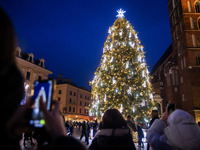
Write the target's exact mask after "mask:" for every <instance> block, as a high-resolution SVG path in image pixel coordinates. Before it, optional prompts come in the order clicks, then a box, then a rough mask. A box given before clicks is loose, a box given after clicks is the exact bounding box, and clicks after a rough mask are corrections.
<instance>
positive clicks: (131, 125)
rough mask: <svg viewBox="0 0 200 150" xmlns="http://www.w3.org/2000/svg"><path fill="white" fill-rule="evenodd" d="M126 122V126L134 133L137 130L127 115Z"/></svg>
mask: <svg viewBox="0 0 200 150" xmlns="http://www.w3.org/2000/svg"><path fill="white" fill-rule="evenodd" d="M126 120H127V124H128V126H129V127H130V128H131V129H132V130H133V131H134V132H136V131H137V130H136V127H135V123H134V122H133V120H132V117H131V115H127V117H126Z"/></svg>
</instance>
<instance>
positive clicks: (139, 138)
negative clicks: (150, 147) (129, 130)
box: [136, 123, 144, 148]
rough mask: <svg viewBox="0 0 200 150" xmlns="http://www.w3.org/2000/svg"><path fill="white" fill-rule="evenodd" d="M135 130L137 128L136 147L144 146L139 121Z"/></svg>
mask: <svg viewBox="0 0 200 150" xmlns="http://www.w3.org/2000/svg"><path fill="white" fill-rule="evenodd" d="M136 130H137V137H138V147H142V148H144V143H143V141H142V139H143V138H144V133H143V131H142V128H141V126H140V124H139V123H137V124H136Z"/></svg>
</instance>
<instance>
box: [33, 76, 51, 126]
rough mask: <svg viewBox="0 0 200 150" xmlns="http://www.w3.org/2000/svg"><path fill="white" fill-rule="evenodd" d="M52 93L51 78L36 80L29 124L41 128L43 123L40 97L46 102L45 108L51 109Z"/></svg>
mask: <svg viewBox="0 0 200 150" xmlns="http://www.w3.org/2000/svg"><path fill="white" fill-rule="evenodd" d="M52 93H53V80H41V81H36V82H35V84H34V96H33V101H34V105H33V109H32V113H31V119H30V122H29V123H30V125H32V126H33V127H35V128H42V127H44V125H45V120H44V117H43V113H42V111H41V110H40V98H42V100H43V102H44V103H45V104H46V107H47V110H48V111H49V110H50V109H51V99H52Z"/></svg>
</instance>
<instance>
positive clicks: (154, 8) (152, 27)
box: [0, 0, 171, 89]
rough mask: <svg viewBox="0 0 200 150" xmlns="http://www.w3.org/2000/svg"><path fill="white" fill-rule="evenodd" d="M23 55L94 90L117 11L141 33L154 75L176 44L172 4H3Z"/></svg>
mask: <svg viewBox="0 0 200 150" xmlns="http://www.w3.org/2000/svg"><path fill="white" fill-rule="evenodd" d="M0 5H1V6H2V7H3V8H4V10H5V11H6V12H7V14H8V15H9V16H10V18H11V20H12V22H13V25H14V28H15V31H16V35H17V39H18V45H19V46H20V47H21V48H22V51H24V52H26V53H33V54H34V56H35V59H40V58H44V59H45V67H46V68H47V69H49V70H51V71H53V72H54V74H55V75H56V76H57V75H58V74H59V73H62V74H63V76H64V77H66V78H71V79H72V80H73V82H74V83H75V84H76V85H78V86H84V87H86V88H88V89H89V88H90V86H89V81H91V80H92V79H93V77H94V72H95V71H96V68H97V67H98V65H99V63H100V60H101V56H102V53H103V46H104V42H105V41H106V38H107V36H108V28H109V27H110V26H112V25H113V23H114V21H115V20H116V19H117V18H116V15H117V12H116V10H118V9H120V8H122V9H124V10H125V11H126V13H125V18H126V19H127V20H128V21H129V22H130V23H131V24H132V25H133V27H134V29H135V30H136V31H137V32H139V34H138V37H139V39H140V41H141V44H142V45H144V51H146V62H147V65H148V66H149V71H150V70H151V69H152V67H153V65H154V64H155V63H156V62H157V61H158V60H159V58H160V57H161V56H162V54H163V53H164V52H165V50H166V49H167V48H168V46H169V45H170V44H171V33H170V24H169V12H168V0H156V1H149V0H0Z"/></svg>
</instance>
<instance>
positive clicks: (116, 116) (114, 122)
mask: <svg viewBox="0 0 200 150" xmlns="http://www.w3.org/2000/svg"><path fill="white" fill-rule="evenodd" d="M126 126H127V122H126V120H125V119H124V118H123V116H122V115H121V113H120V112H119V111H118V110H117V109H108V110H107V111H106V112H105V113H104V115H103V118H102V127H103V129H116V128H122V127H126Z"/></svg>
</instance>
